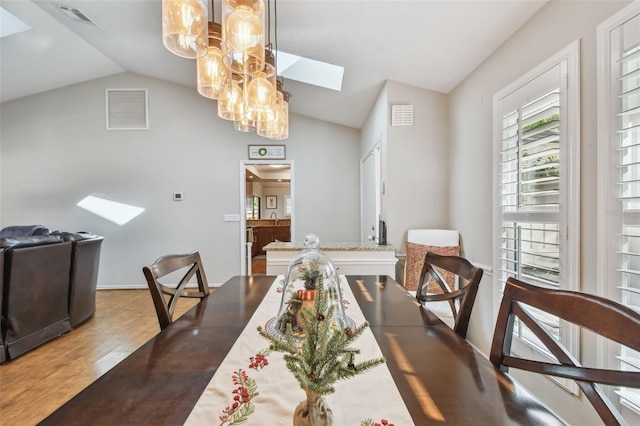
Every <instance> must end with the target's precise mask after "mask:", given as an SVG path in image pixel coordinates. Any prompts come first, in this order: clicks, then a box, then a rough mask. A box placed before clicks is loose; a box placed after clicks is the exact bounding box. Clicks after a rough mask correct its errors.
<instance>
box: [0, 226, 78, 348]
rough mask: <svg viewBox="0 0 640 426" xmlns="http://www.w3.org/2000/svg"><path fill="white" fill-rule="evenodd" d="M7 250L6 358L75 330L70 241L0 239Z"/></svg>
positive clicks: (5, 295)
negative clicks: (70, 286) (72, 327)
mask: <svg viewBox="0 0 640 426" xmlns="http://www.w3.org/2000/svg"><path fill="white" fill-rule="evenodd" d="M0 248H4V250H5V251H4V298H3V301H2V334H3V335H4V339H5V348H6V354H7V359H13V358H16V357H17V356H19V355H22V354H23V353H25V352H27V351H29V350H31V349H33V348H35V347H36V346H39V345H41V344H43V343H45V342H47V341H49V340H51V339H53V338H55V337H57V336H59V335H61V334H63V333H66V332H68V331H69V330H71V325H70V322H69V278H70V268H69V265H70V263H71V248H72V243H71V242H70V241H68V242H64V241H63V240H62V238H61V237H58V236H51V235H49V236H33V237H15V238H11V237H8V238H2V239H0Z"/></svg>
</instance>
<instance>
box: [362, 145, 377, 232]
mask: <svg viewBox="0 0 640 426" xmlns="http://www.w3.org/2000/svg"><path fill="white" fill-rule="evenodd" d="M360 199H361V201H362V202H361V214H360V241H361V242H363V243H364V242H368V241H377V240H378V219H379V218H380V144H379V143H378V144H376V146H375V147H374V148H373V149H372V150H371V151H370V152H369V153H368V154H367V155H366V156H365V157H364V158H363V159H362V161H361V163H360Z"/></svg>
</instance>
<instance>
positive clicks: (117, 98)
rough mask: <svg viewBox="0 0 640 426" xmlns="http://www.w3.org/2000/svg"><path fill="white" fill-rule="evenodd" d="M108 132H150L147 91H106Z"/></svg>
mask: <svg viewBox="0 0 640 426" xmlns="http://www.w3.org/2000/svg"><path fill="white" fill-rule="evenodd" d="M105 99H106V113H107V130H149V108H148V102H147V89H107V90H106V95H105Z"/></svg>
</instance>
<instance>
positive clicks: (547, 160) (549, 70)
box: [494, 42, 580, 392]
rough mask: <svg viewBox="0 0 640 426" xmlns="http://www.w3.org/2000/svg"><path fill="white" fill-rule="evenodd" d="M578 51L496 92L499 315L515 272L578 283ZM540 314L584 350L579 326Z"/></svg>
mask: <svg viewBox="0 0 640 426" xmlns="http://www.w3.org/2000/svg"><path fill="white" fill-rule="evenodd" d="M578 51H579V45H578V42H575V43H573V44H572V45H570V46H569V47H567V48H566V49H564V50H563V51H562V52H560V53H558V54H557V55H555V56H554V57H553V58H551V59H549V60H548V61H546V62H545V63H544V64H542V65H540V66H539V67H537V68H536V69H535V70H533V71H531V72H530V73H529V74H527V75H526V76H524V77H522V78H521V79H520V80H518V81H517V82H515V83H513V84H512V85H510V86H509V87H507V88H505V89H504V90H502V91H501V92H499V93H498V94H496V95H495V97H494V126H495V137H494V140H495V142H494V154H495V156H494V164H495V166H494V170H495V179H496V180H495V182H496V183H495V185H496V203H495V208H494V221H495V225H496V226H495V229H496V230H497V231H496V232H497V235H496V242H495V246H494V247H495V255H494V269H495V271H497V273H496V274H495V277H494V279H495V283H494V288H495V296H496V300H497V301H498V303H496V305H495V309H494V313H495V314H497V308H498V306H499V301H500V299H501V298H502V289H503V287H504V282H505V281H506V279H507V278H508V277H514V278H518V279H521V280H523V281H525V282H529V283H532V284H536V285H540V286H546V287H552V288H565V289H568V288H572V289H577V284H578V283H579V279H578V276H579V263H578V260H579V206H580V202H579V193H580V190H579V160H580V155H579V128H580V127H579V98H578V97H579V77H578V76H579V72H578ZM533 314H534V315H536V312H535V311H534V312H533ZM537 317H538V318H539V319H540V320H541V321H542V322H543V323H544V324H546V325H547V327H548V331H549V332H550V333H551V334H552V335H554V336H556V338H558V339H559V340H560V341H561V342H562V343H563V345H565V346H566V347H567V348H569V349H570V350H571V351H572V353H573V354H574V355H575V356H577V351H578V332H577V330H576V328H575V327H574V326H569V325H568V324H565V323H564V322H563V321H559V319H558V318H557V317H553V316H549V315H548V314H544V313H542V312H538V313H537ZM514 330H515V331H514V334H515V337H516V338H515V339H514V342H513V350H514V351H516V352H520V353H521V354H523V355H525V354H526V355H527V356H530V357H534V358H539V359H545V358H552V355H551V354H550V353H548V352H546V350H545V349H544V348H543V345H541V344H540V343H539V342H538V341H537V339H536V338H535V337H534V336H532V334H531V333H530V332H529V331H528V329H527V328H526V327H525V326H524V325H523V324H516V327H515V328H514ZM554 380H556V381H558V382H560V383H561V384H563V385H564V386H565V387H567V388H569V389H570V390H571V391H573V392H577V386H576V385H575V383H573V382H571V381H567V380H559V379H554Z"/></svg>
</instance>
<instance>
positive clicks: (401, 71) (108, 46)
mask: <svg viewBox="0 0 640 426" xmlns="http://www.w3.org/2000/svg"><path fill="white" fill-rule="evenodd" d="M220 1H222V0H215V2H214V5H215V4H216V3H219V2H220ZM271 2H272V4H273V2H274V0H271ZM545 3H546V0H539V1H538V0H510V1H504V0H503V1H484V0H473V1H457V0H445V1H431V0H395V1H378V0H369V1H364V0H278V2H277V11H278V15H277V23H278V25H277V30H278V33H277V34H278V39H277V41H278V49H279V50H282V51H285V52H288V53H293V54H297V55H300V56H304V57H307V58H311V59H315V60H319V61H324V62H328V63H331V64H336V65H341V66H343V67H344V69H345V70H344V80H343V84H342V90H341V91H339V92H338V91H334V90H330V89H324V88H320V87H317V86H312V85H308V84H305V83H300V82H296V81H293V80H285V90H286V91H288V92H290V93H291V100H290V103H289V108H290V111H291V112H293V113H297V114H302V115H305V116H309V117H313V118H317V119H321V120H325V121H328V122H332V123H337V124H342V125H345V126H349V127H354V128H361V127H362V125H363V124H364V122H365V120H366V118H367V116H368V114H369V112H370V110H371V107H372V106H373V103H374V102H375V99H376V98H377V96H378V94H379V92H380V89H381V88H382V86H383V84H384V82H385V81H386V80H394V81H398V82H401V83H406V84H410V85H413V86H417V87H421V88H425V89H429V90H433V91H437V92H442V93H445V94H446V93H448V92H449V91H451V90H452V89H453V88H455V87H456V85H458V84H459V83H460V82H461V81H463V80H464V78H465V77H466V76H468V75H469V74H470V73H471V72H472V71H473V70H474V69H475V68H476V67H477V66H478V65H480V64H481V63H482V62H483V61H484V60H485V59H486V58H487V57H489V56H490V55H491V53H492V52H493V51H495V49H497V48H498V47H499V46H500V45H501V44H502V43H503V42H504V41H505V40H507V39H508V38H509V37H510V36H511V35H512V34H513V33H514V32H515V31H516V30H517V29H518V28H520V27H521V26H522V25H523V24H524V23H525V22H526V21H527V20H528V19H529V18H530V17H531V16H532V15H533V14H535V13H536V12H537V11H538V10H539V9H540V8H541V7H542V6H544V4H545ZM56 4H64V5H67V6H69V7H72V8H76V9H79V10H81V11H82V12H83V13H84V14H85V15H86V16H87V17H89V18H90V19H91V20H92V21H93V22H94V23H95V25H91V24H87V23H83V22H78V21H74V20H72V19H70V18H68V17H67V16H66V15H64V14H62V13H61V12H60V11H59V10H58V8H56V6H55V5H56ZM0 5H1V6H2V7H3V8H4V9H6V10H8V11H9V12H11V13H12V14H14V15H16V16H17V17H19V18H21V19H22V20H23V21H25V22H26V23H27V24H29V25H30V26H31V27H32V28H33V29H32V30H30V31H27V32H24V33H20V34H15V35H12V36H9V37H5V38H3V39H1V40H0V59H1V62H0V101H2V102H6V101H10V100H14V99H18V98H21V97H24V96H29V95H33V94H36V93H40V92H43V91H47V90H52V89H55V88H59V87H64V86H67V85H71V84H75V83H79V82H83V81H88V80H92V79H95V78H99V77H104V76H108V75H112V74H117V73H121V72H124V71H129V72H134V73H137V74H142V75H146V76H151V77H155V78H159V79H162V80H166V81H170V82H174V83H178V84H183V85H188V86H193V87H194V90H195V61H193V60H187V59H182V58H179V57H177V56H175V55H173V54H171V53H170V52H168V51H167V50H166V49H165V48H164V47H163V45H162V41H161V32H162V29H161V1H160V0H84V1H83V0H59V1H57V2H51V1H40V0H34V1H30V0H0ZM215 7H216V8H218V9H219V5H216V6H215ZM216 17H217V19H216V21H218V22H219V21H220V19H219V17H220V14H219V13H217V15H216ZM212 102H215V101H212Z"/></svg>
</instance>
